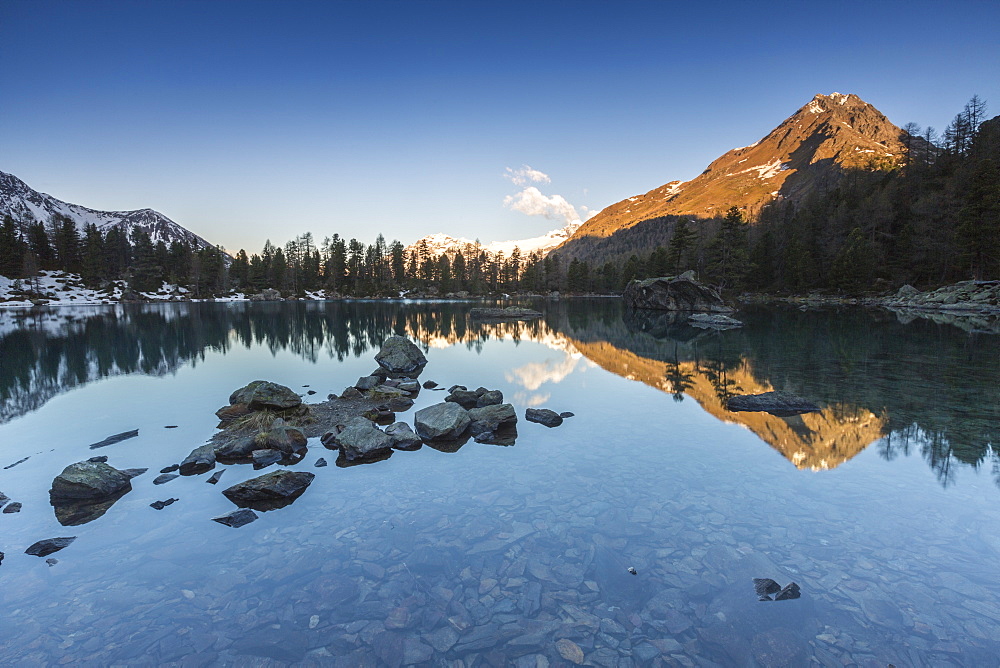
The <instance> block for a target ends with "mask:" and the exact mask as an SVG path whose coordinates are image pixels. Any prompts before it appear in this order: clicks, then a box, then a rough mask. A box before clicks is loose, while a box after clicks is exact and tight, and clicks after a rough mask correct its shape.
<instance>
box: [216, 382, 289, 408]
mask: <svg viewBox="0 0 1000 668" xmlns="http://www.w3.org/2000/svg"><path fill="white" fill-rule="evenodd" d="M229 403H230V404H233V405H235V404H246V405H247V408H248V409H250V410H251V411H263V410H273V411H283V410H288V409H290V408H297V407H299V406H300V405H302V397H300V396H299V395H297V394H296V393H295V392H293V391H292V390H291V388H288V387H285V386H284V385H278V384H277V383H272V382H270V381H266V380H255V381H253V382H251V383H249V384H247V385H246V386H245V387H241V388H240V389H238V390H236V391H235V392H233V393H232V394H231V395H230V396H229Z"/></svg>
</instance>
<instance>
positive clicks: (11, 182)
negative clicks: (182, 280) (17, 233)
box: [0, 171, 212, 248]
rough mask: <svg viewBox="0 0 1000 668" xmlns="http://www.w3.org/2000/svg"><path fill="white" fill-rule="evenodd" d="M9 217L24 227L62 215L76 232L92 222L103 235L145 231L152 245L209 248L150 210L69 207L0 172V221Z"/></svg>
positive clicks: (199, 239) (201, 240) (68, 204)
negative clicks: (176, 243) (180, 243)
mask: <svg viewBox="0 0 1000 668" xmlns="http://www.w3.org/2000/svg"><path fill="white" fill-rule="evenodd" d="M6 215H9V216H11V217H12V218H13V219H14V220H15V221H16V222H19V223H22V224H28V223H31V222H35V221H41V222H43V223H48V222H49V221H51V220H52V219H53V217H54V216H57V215H59V216H66V217H67V218H69V219H70V220H72V221H73V222H74V223H76V227H77V229H78V230H80V232H81V233H82V232H83V229H84V228H85V227H86V226H87V225H89V224H90V223H93V224H94V225H96V226H97V229H99V230H101V231H102V232H104V233H107V231H108V230H109V229H111V228H113V227H117V228H119V229H122V230H124V231H125V232H127V233H128V235H129V238H130V239H131V238H132V234H133V232H135V231H136V230H145V231H146V232H147V233H148V234H149V236H150V238H151V239H152V240H153V243H154V244H155V243H157V242H159V241H162V242H164V243H165V244H166V245H167V246H169V245H170V244H171V243H172V242H174V241H185V242H187V243H189V244H190V243H194V244H197V245H198V247H199V248H204V247H208V246H211V245H212V244H210V243H209V242H208V241H206V240H205V239H203V238H201V237H200V236H198V235H197V234H195V233H194V232H191V231H190V230H187V229H185V228H183V227H181V226H180V225H178V224H177V223H175V222H174V221H172V220H170V219H169V218H167V217H166V216H164V215H163V214H162V213H159V212H158V211H153V210H152V209H139V210H136V211H97V210H96V209H89V208H87V207H85V206H80V205H79V204H70V203H68V202H63V201H62V200H58V199H56V198H55V197H52V196H51V195H46V194H45V193H40V192H38V191H37V190H34V189H33V188H31V187H30V186H28V185H27V184H26V183H25V182H24V181H22V180H21V179H19V178H17V177H16V176H14V175H13V174H7V173H6V172H2V171H0V218H2V217H3V216H6Z"/></svg>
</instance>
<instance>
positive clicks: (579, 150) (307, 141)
mask: <svg viewBox="0 0 1000 668" xmlns="http://www.w3.org/2000/svg"><path fill="white" fill-rule="evenodd" d="M998 26H1000V3H998V2H995V1H992V2H948V3H934V4H922V3H917V2H907V3H895V2H859V3H850V2H843V3H840V2H833V3H809V2H792V3H766V2H731V3H721V2H699V3H683V4H682V3H671V2H649V3H645V2H642V3H629V2H607V3H590V2H581V1H575V2H540V1H537V2H527V3H520V2H510V1H505V2H475V1H473V0H465V1H463V2H420V1H417V0H412V1H409V2H344V3H321V2H318V1H317V2H303V3H298V2H225V1H215V2H206V1H202V2H147V1H134V2H87V1H85V0H79V1H75V2H71V1H69V0H64V1H58V2H48V1H42V0H2V1H0V170H3V171H6V172H10V173H13V174H15V175H17V176H19V177H20V178H22V179H23V180H24V181H26V182H27V183H28V184H29V185H30V186H32V187H34V188H36V189H38V190H41V191H43V192H48V193H50V194H52V195H54V196H56V197H58V198H60V199H63V200H66V201H70V202H75V203H78V204H83V205H86V206H90V207H92V208H98V209H115V210H117V209H134V208H144V207H151V208H154V209H157V210H158V211H161V212H163V213H164V214H166V215H167V216H169V217H170V218H172V219H173V220H175V221H176V222H178V223H180V224H181V225H184V226H185V227H187V228H189V229H191V230H193V231H194V232H197V233H198V234H201V235H202V236H204V237H206V238H207V239H209V240H210V241H212V242H214V243H219V244H222V245H223V246H225V247H226V248H227V249H229V250H231V251H235V250H237V249H239V248H241V247H243V248H246V249H247V250H248V251H249V252H256V251H259V249H260V247H261V245H262V244H263V242H264V240H265V239H267V238H270V239H271V240H272V241H273V242H275V243H284V241H286V240H288V239H289V238H291V237H292V236H294V235H295V234H296V233H299V232H302V231H306V230H309V231H312V232H313V234H314V235H316V237H317V238H319V239H321V238H322V237H323V236H325V235H329V234H332V233H334V232H339V233H340V234H342V235H345V236H347V237H351V236H355V237H357V238H359V239H362V240H364V241H371V240H373V239H374V236H375V234H377V233H378V232H379V231H381V232H383V233H384V234H385V235H386V237H387V238H388V239H393V238H398V239H400V240H402V241H404V242H407V243H409V242H411V241H413V240H415V239H416V238H418V237H420V236H422V235H423V234H427V233H431V232H444V233H448V234H452V235H455V236H467V237H470V238H473V237H479V238H480V239H482V240H483V241H484V242H488V241H493V240H504V239H517V238H524V237H530V236H537V235H539V234H542V233H544V232H546V231H548V230H550V229H554V228H557V227H561V226H562V224H563V219H562V217H559V216H558V214H556V213H554V212H555V210H556V209H559V208H560V207H559V206H556V205H551V206H549V207H548V209H549V210H550V211H552V212H553V215H555V216H556V218H554V219H546V218H545V217H544V216H542V215H526V214H525V213H522V212H521V211H518V210H515V209H514V208H511V207H505V205H504V198H505V197H508V196H513V195H516V194H517V193H518V192H519V191H520V190H522V189H523V188H525V187H528V186H534V187H537V188H538V190H539V192H540V193H541V195H544V196H545V197H548V198H552V197H554V196H556V195H559V196H561V197H562V198H564V199H565V200H566V201H567V202H569V203H570V204H571V205H572V206H573V207H576V210H577V211H582V209H580V207H589V208H590V209H598V210H599V209H601V208H602V207H604V206H607V205H608V204H611V203H613V202H615V201H618V200H620V199H623V198H624V197H628V196H630V195H633V194H635V193H639V192H645V191H646V190H649V189H651V188H654V187H656V186H659V185H661V184H663V183H666V182H667V181H671V180H674V179H683V180H687V179H690V178H692V177H694V176H695V175H697V174H698V173H699V172H700V171H702V170H703V169H704V168H705V167H706V166H707V164H708V163H709V162H710V161H711V160H712V159H714V158H716V157H717V156H719V155H720V154H722V153H723V152H725V151H727V150H728V149H730V148H733V147H736V146H743V145H746V144H750V143H752V142H754V141H756V140H757V139H759V138H760V137H762V136H763V135H764V134H766V133H767V132H768V131H769V130H771V129H772V128H773V127H774V126H776V125H777V124H778V123H780V122H781V121H782V120H783V119H785V118H786V117H787V116H789V115H791V114H792V113H793V112H794V111H795V110H796V109H797V108H799V107H800V106H802V105H803V104H805V103H806V102H807V101H808V100H809V99H810V98H811V97H812V96H813V95H815V94H816V93H831V92H833V91H839V92H841V93H856V94H858V95H860V96H861V97H862V98H863V99H864V100H866V101H868V102H870V103H872V104H874V105H875V106H876V107H878V108H879V109H880V110H881V111H882V112H884V113H885V114H886V115H887V116H888V117H889V118H890V119H891V120H892V121H894V122H895V123H897V124H898V125H902V124H904V123H906V122H907V121H915V122H917V123H920V124H921V125H925V126H926V125H933V126H935V127H936V128H938V129H939V130H943V129H944V127H945V126H946V125H947V124H948V122H949V121H950V120H951V118H952V117H953V116H954V115H955V114H956V113H957V112H959V111H960V110H961V108H962V106H963V105H964V103H965V102H966V101H967V100H968V98H969V97H970V96H971V95H972V94H974V93H977V94H979V95H980V96H981V97H983V98H985V99H986V100H987V102H988V104H989V111H990V115H991V116H992V115H996V114H998V113H1000V76H998V75H997V72H1000V28H998ZM524 165H530V166H531V167H532V168H533V169H535V170H540V171H541V172H544V173H545V174H546V175H548V176H549V177H550V180H549V181H548V182H545V181H544V180H543V181H531V180H530V179H529V180H524V179H522V185H517V184H515V183H514V182H512V181H511V180H510V179H508V178H504V174H505V173H506V171H505V170H506V169H507V168H512V169H515V170H516V169H520V168H522V167H523V166H524ZM536 200H537V197H536ZM550 202H551V200H550ZM542 204H544V202H542ZM544 208H545V207H540V208H539V210H543V209H544ZM562 209H563V210H565V207H564V206H563V207H562ZM583 215H585V212H584V214H583Z"/></svg>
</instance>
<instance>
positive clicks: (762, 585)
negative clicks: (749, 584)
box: [753, 578, 781, 596]
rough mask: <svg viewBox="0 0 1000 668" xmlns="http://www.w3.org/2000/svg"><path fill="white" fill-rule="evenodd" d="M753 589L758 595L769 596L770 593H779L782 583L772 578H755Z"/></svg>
mask: <svg viewBox="0 0 1000 668" xmlns="http://www.w3.org/2000/svg"><path fill="white" fill-rule="evenodd" d="M753 589H754V591H755V592H757V595H758V596H767V595H768V594H777V593H778V592H779V591H781V585H779V584H778V583H777V582H775V581H774V580H772V579H771V578H754V579H753Z"/></svg>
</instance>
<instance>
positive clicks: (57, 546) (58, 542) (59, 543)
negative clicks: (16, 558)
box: [24, 536, 76, 557]
mask: <svg viewBox="0 0 1000 668" xmlns="http://www.w3.org/2000/svg"><path fill="white" fill-rule="evenodd" d="M74 540H76V536H67V537H62V538H46V539H45V540H40V541H38V542H37V543H32V545H31V547H29V548H28V549H27V550H25V551H24V553H25V554H30V555H31V556H33V557H47V556H49V555H50V554H52V553H53V552H58V551H59V550H61V549H63V548H64V547H66V546H67V545H69V544H70V543H72V542H73V541H74Z"/></svg>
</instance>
